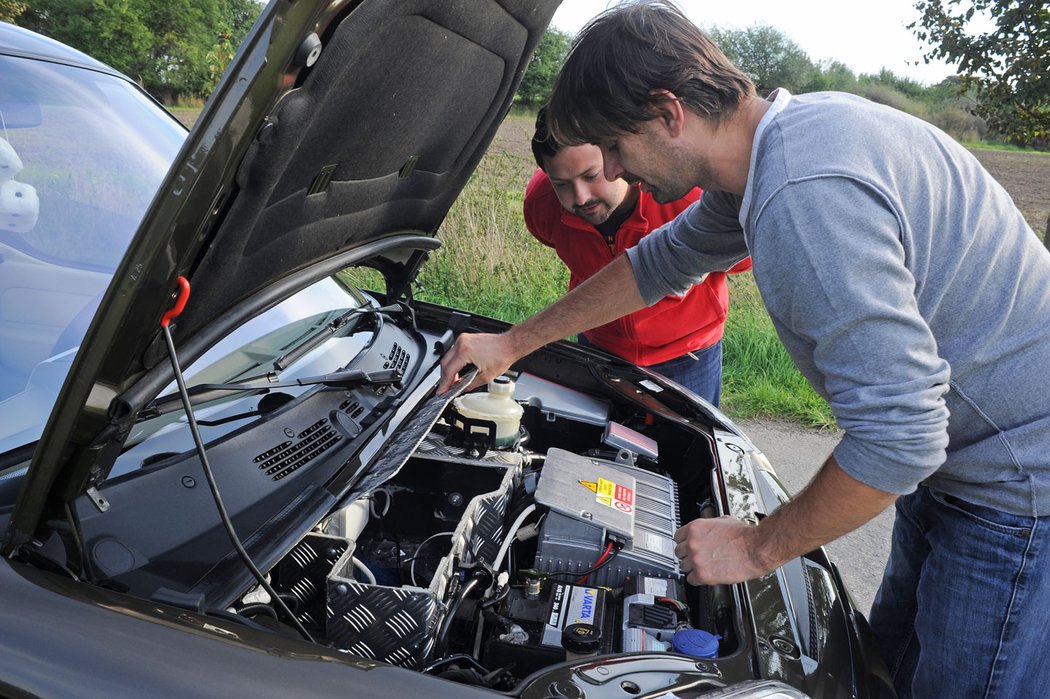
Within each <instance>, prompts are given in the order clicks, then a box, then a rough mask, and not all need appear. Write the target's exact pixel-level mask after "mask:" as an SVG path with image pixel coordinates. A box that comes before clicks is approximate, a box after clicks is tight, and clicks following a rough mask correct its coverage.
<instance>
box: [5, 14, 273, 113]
mask: <svg viewBox="0 0 1050 699" xmlns="http://www.w3.org/2000/svg"><path fill="white" fill-rule="evenodd" d="M3 1H5V0H0V2H3ZM25 2H26V4H27V5H28V9H27V10H26V11H25V12H24V13H23V14H22V16H21V17H19V19H18V23H19V24H20V25H22V26H24V27H27V28H29V29H32V30H34V31H37V32H40V33H41V34H46V35H47V36H50V37H52V38H54V39H58V40H59V41H62V42H63V43H66V44H69V45H70V46H73V47H75V48H78V49H80V50H81V51H83V52H84V53H87V54H89V55H91V56H93V57H95V58H97V59H98V60H100V61H103V62H104V63H108V64H109V65H111V66H113V67H114V68H116V69H117V70H120V71H121V72H123V73H126V74H127V75H129V76H131V77H132V78H134V79H135V80H137V81H138V82H139V83H140V84H141V85H142V86H143V87H145V88H146V89H147V90H148V91H149V92H151V93H152V94H153V95H155V96H156V97H158V98H159V99H162V100H165V101H173V100H175V99H176V98H178V97H179V96H180V95H185V96H194V97H206V96H207V95H208V94H210V93H211V91H212V89H214V87H215V84H216V82H218V79H219V76H220V75H221V74H222V71H223V70H224V69H225V67H226V63H228V62H229V59H230V58H231V57H232V55H233V51H234V49H235V47H236V46H237V45H239V44H240V42H241V41H242V40H243V39H244V37H245V35H246V34H247V32H248V30H249V29H250V28H251V25H252V23H253V22H254V21H255V18H256V17H257V16H258V15H259V12H260V11H261V9H262V7H261V5H259V4H257V3H256V2H254V1H253V0H25Z"/></svg>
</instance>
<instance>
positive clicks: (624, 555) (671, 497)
mask: <svg viewBox="0 0 1050 699" xmlns="http://www.w3.org/2000/svg"><path fill="white" fill-rule="evenodd" d="M536 502H537V503H538V504H540V505H543V506H545V507H547V508H548V509H549V511H548V512H547V514H546V516H545V517H544V520H543V523H542V524H541V526H540V532H539V538H538V541H537V549H536V563H535V567H536V568H537V569H538V570H540V571H543V572H546V573H550V572H554V571H562V572H567V573H574V574H576V575H581V574H583V573H585V572H586V571H588V570H590V569H591V568H592V567H594V564H595V563H596V562H597V560H598V559H599V557H600V556H601V554H602V552H603V551H604V550H605V548H606V545H607V542H608V541H609V540H613V541H616V542H618V543H619V544H620V545H621V548H620V550H619V551H618V552H617V554H616V555H615V556H614V557H612V558H611V559H610V560H609V561H608V563H606V564H605V565H603V566H602V567H601V568H599V569H598V570H596V571H594V572H593V573H592V574H590V575H589V576H588V578H587V581H586V582H587V583H588V584H591V585H597V586H601V587H612V588H615V587H620V586H621V585H623V581H624V580H625V579H626V578H627V576H629V575H634V576H639V575H641V576H650V577H658V578H675V579H677V578H679V577H680V574H681V573H680V570H679V567H678V566H679V564H678V559H677V558H676V557H675V555H674V546H675V543H674V532H675V530H676V529H677V528H678V525H679V514H678V512H679V510H678V489H677V487H676V485H675V483H674V481H672V480H671V479H670V478H667V477H666V476H662V475H660V474H657V473H653V472H651V471H646V470H644V469H640V468H637V467H633V466H628V465H625V464H619V463H615V462H612V461H606V460H603V459H597V458H589V457H586V456H580V455H577V454H574V453H572V452H569V451H565V450H562V449H550V450H549V451H548V452H547V458H546V459H545V460H544V463H543V470H542V471H541V472H540V478H539V482H538V483H537V486H536Z"/></svg>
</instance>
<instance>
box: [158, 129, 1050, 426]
mask: <svg viewBox="0 0 1050 699" xmlns="http://www.w3.org/2000/svg"><path fill="white" fill-rule="evenodd" d="M197 111H198V110H195V109H186V110H175V113H176V116H178V117H179V118H181V119H183V121H184V122H185V123H187V124H192V123H193V120H194V119H195V118H196V114H197ZM531 136H532V117H530V116H527V115H511V116H510V117H508V118H507V119H506V120H505V121H504V122H503V125H502V126H501V128H500V130H499V132H498V133H497V135H496V138H495V140H494V141H493V143H492V145H491V146H490V148H489V150H488V152H487V154H486V155H485V157H484V158H483V159H482V161H481V163H480V165H479V166H478V169H477V171H476V172H475V173H474V175H473V176H472V177H471V180H470V182H469V183H468V184H467V187H466V188H465V189H464V191H463V193H462V195H461V196H460V197H459V198H458V199H457V201H456V203H455V205H454V206H453V207H452V209H451V211H450V212H449V214H448V216H447V218H446V219H445V222H444V223H443V224H442V227H441V229H440V230H439V232H438V237H439V238H440V239H441V240H442V242H443V243H444V244H443V246H442V248H441V249H440V250H438V251H437V252H436V253H434V254H433V255H432V257H431V259H430V261H429V262H428V263H427V265H426V266H425V268H424V270H423V273H422V275H421V277H420V280H419V281H420V284H421V286H422V288H421V289H420V291H419V292H418V293H417V296H418V297H419V298H421V299H424V300H427V301H433V302H436V303H441V304H444V305H449V306H454V307H458V308H463V309H467V310H470V311H473V312H476V313H481V314H484V315H488V316H492V317H495V318H499V319H501V320H506V321H509V322H517V321H520V320H522V319H524V318H526V317H528V316H529V315H531V314H533V313H535V312H536V311H538V310H540V309H541V308H543V307H545V306H547V305H548V304H550V303H551V302H552V301H554V300H556V299H557V298H558V297H560V296H561V295H562V293H563V292H564V290H565V288H566V285H567V283H568V274H567V272H566V270H565V268H564V266H563V265H562V263H561V261H560V260H559V259H558V258H557V256H556V255H555V254H554V252H553V251H552V250H550V249H549V248H546V247H544V246H542V245H540V244H539V243H537V242H536V241H535V240H534V239H533V238H532V236H531V235H529V233H528V231H527V230H526V229H525V224H524V221H523V219H522V215H521V205H522V198H523V195H524V188H525V184H526V182H528V180H529V177H530V176H531V175H532V172H533V170H534V169H535V166H534V163H533V160H532V153H531V150H530V149H529V139H530V138H531ZM971 151H972V152H973V153H974V154H975V155H976V157H977V158H978V159H979V160H980V161H981V162H982V163H983V164H984V166H985V167H986V168H987V169H988V170H989V171H990V172H991V173H992V175H993V176H995V177H996V179H997V180H999V182H1000V183H1001V184H1002V185H1003V186H1004V187H1005V188H1006V190H1007V191H1008V192H1009V193H1010V195H1011V196H1012V197H1013V198H1014V200H1015V202H1016V203H1017V205H1018V207H1019V208H1020V209H1021V211H1022V213H1023V214H1024V215H1025V218H1026V220H1028V222H1029V223H1030V225H1031V226H1032V228H1033V229H1034V230H1035V231H1036V232H1037V233H1039V234H1040V235H1041V234H1042V233H1043V231H1044V230H1045V228H1046V220H1047V216H1048V214H1050V187H1048V186H1047V183H1048V182H1050V154H1043V153H1032V152H1017V151H1004V150H989V149H980V148H976V147H973V148H971ZM729 283H730V309H729V318H728V320H727V323H726V338H725V350H724V358H725V366H724V374H723V384H724V387H723V398H722V407H723V409H725V411H726V412H727V413H728V414H730V415H731V416H733V417H735V418H754V417H775V418H780V419H787V420H792V421H795V422H798V423H800V424H803V425H808V426H813V427H831V426H833V425H834V419H833V417H832V416H831V411H830V409H829V407H828V405H827V403H826V402H825V401H824V400H823V399H821V398H820V397H819V396H817V394H816V393H814V392H813V390H812V389H810V387H809V386H808V384H806V382H805V380H804V379H803V378H802V376H801V374H799V373H798V371H797V370H796V369H795V367H794V365H793V364H792V362H791V360H790V359H789V358H788V356H787V353H786V352H785V351H784V349H783V346H782V345H781V344H780V341H779V340H778V339H777V337H776V333H775V331H774V330H773V327H772V323H771V321H770V319H769V316H768V315H767V314H766V311H765V308H764V307H763V305H762V302H761V299H760V298H759V294H758V290H757V288H756V287H755V284H754V281H753V279H752V277H751V274H750V273H745V274H738V275H733V276H731V277H730V278H729Z"/></svg>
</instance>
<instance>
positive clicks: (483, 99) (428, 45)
mask: <svg viewBox="0 0 1050 699" xmlns="http://www.w3.org/2000/svg"><path fill="white" fill-rule="evenodd" d="M559 1H560V0H453V1H449V2H433V1H432V0H365V1H363V2H354V1H351V0H299V1H298V2H292V1H289V0H272V2H270V3H269V5H268V6H267V7H266V8H265V9H264V10H263V12H262V14H261V16H260V18H259V19H258V21H257V22H256V24H255V26H254V27H253V29H252V31H251V32H250V34H249V36H248V38H247V39H246V40H245V42H244V44H243V45H242V46H241V49H240V51H239V52H238V54H237V56H236V57H235V59H234V60H233V62H232V63H231V64H230V66H229V67H228V69H227V71H226V74H225V75H224V77H223V79H222V81H221V83H220V84H219V86H218V87H217V89H216V91H215V92H214V94H213V95H212V97H211V98H210V99H209V101H208V103H207V105H206V106H205V108H204V110H203V112H202V114H201V116H200V118H199V120H198V122H197V123H196V125H195V127H194V129H193V130H192V131H191V133H190V135H189V137H188V138H187V140H186V143H185V145H184V146H183V149H182V151H181V153H180V155H179V157H178V159H177V160H176V162H175V163H174V164H173V166H172V168H171V170H170V171H169V173H168V176H167V178H166V180H165V182H164V183H163V185H162V186H161V188H160V190H159V191H158V193H157V194H156V197H155V199H154V201H153V203H152V205H151V207H150V209H149V211H148V212H147V214H146V216H145V218H144V219H143V222H142V224H141V226H140V228H139V231H138V233H137V234H136V236H135V238H134V239H133V241H132V242H131V245H130V247H129V248H128V251H127V253H126V255H125V257H124V259H123V260H122V262H121V264H120V266H119V267H118V269H117V271H116V273H115V274H114V277H113V281H112V282H111V284H110V286H109V288H108V290H107V291H106V293H105V295H104V297H103V299H102V301H101V304H100V307H99V310H98V313H97V314H96V316H95V319H94V321H93V322H92V324H91V326H90V328H89V330H88V332H87V334H86V336H85V338H84V341H83V343H82V345H81V349H80V351H79V352H78V354H77V357H76V359H75V360H74V363H73V366H72V368H71V371H70V373H69V376H68V378H67V380H66V383H65V385H64V387H63V389H62V393H61V394H60V395H59V398H58V401H57V403H56V408H55V410H54V412H53V413H52V415H51V418H50V420H49V422H48V426H47V427H46V428H45V432H44V434H43V436H42V438H41V440H40V442H39V446H38V447H37V450H36V452H35V454H34V457H33V463H32V466H31V468H30V472H29V474H28V477H27V482H26V484H25V487H24V488H23V490H22V492H21V495H20V498H19V503H18V507H17V510H16V512H15V514H14V516H13V518H12V526H11V528H10V530H9V537H8V541H7V548H8V549H10V547H12V546H15V545H18V543H19V542H20V541H25V540H28V539H29V538H31V537H32V536H33V535H34V533H35V529H36V527H37V526H38V523H39V521H40V518H41V515H42V513H44V512H45V511H46V510H48V509H49V508H54V507H58V506H61V503H62V502H64V501H66V500H68V499H69V498H71V497H73V496H75V495H76V494H79V493H81V492H84V491H85V490H88V489H90V488H91V487H92V486H93V485H96V484H97V483H99V482H100V481H101V480H102V479H103V478H104V476H105V464H106V462H107V460H111V459H112V457H113V456H114V455H115V452H116V451H117V450H119V447H120V444H121V442H122V439H123V437H124V433H125V430H126V429H127V423H128V415H127V414H125V413H127V412H128V410H129V409H130V410H134V408H135V406H134V404H133V402H132V404H130V405H129V403H128V401H126V400H122V399H121V397H122V396H124V395H125V394H127V393H128V391H129V390H131V389H132V388H133V387H134V386H135V384H136V382H138V381H139V380H140V379H141V378H142V377H143V376H144V375H146V374H147V372H149V370H150V369H151V368H153V367H156V366H157V365H159V364H161V363H162V362H166V361H167V359H166V354H165V351H164V342H163V339H162V336H161V334H160V326H159V321H160V319H161V317H162V316H163V314H164V313H165V312H166V311H167V310H168V309H169V308H170V307H171V306H172V305H173V303H174V295H173V294H174V292H175V290H176V288H177V285H178V278H179V277H180V276H182V277H185V278H187V279H188V280H189V282H190V287H191V290H192V291H191V294H190V298H189V303H188V304H187V306H186V308H185V311H184V312H183V313H182V315H181V316H180V317H179V318H178V319H177V321H176V322H175V323H174V324H173V325H172V333H173V336H174V338H175V342H176V344H177V345H179V346H180V347H191V346H204V345H206V344H207V343H206V342H204V341H203V340H202V339H201V338H203V337H205V336H206V335H207V334H208V328H209V327H212V326H214V325H215V324H216V321H217V319H220V318H221V317H223V315H224V314H225V313H227V312H228V311H229V309H231V308H232V307H234V306H235V305H236V304H238V303H239V302H242V301H243V300H245V299H247V298H249V297H252V296H253V294H256V293H257V292H259V291H260V290H262V289H265V288H272V286H273V285H274V284H275V283H276V282H278V281H280V280H284V279H288V278H290V277H292V276H293V275H295V274H297V273H300V272H302V271H303V270H306V269H309V268H311V266H316V265H317V264H318V263H319V262H322V261H324V260H329V259H334V258H340V257H346V254H347V253H350V252H353V251H355V250H362V249H373V248H377V247H378V246H377V245H376V243H377V241H383V240H386V239H395V238H397V237H399V236H403V235H405V234H410V235H413V236H417V237H418V236H420V235H424V236H433V235H434V234H435V233H436V231H437V229H438V226H439V225H440V223H441V221H442V220H443V218H444V216H445V215H446V213H447V211H448V209H449V207H450V206H451V205H452V203H453V201H454V200H455V198H456V196H457V195H458V194H459V192H460V191H461V189H462V188H463V186H464V185H465V183H466V182H467V180H468V178H469V177H470V175H471V173H472V172H473V170H474V168H475V166H476V165H477V163H478V161H479V160H480V159H481V156H482V155H483V153H484V151H485V149H486V148H487V146H488V144H489V142H490V141H491V140H492V138H493V137H494V135H495V133H496V131H497V129H498V128H499V125H500V123H501V121H502V119H503V117H504V116H505V115H506V113H507V111H508V109H509V108H510V105H511V103H512V101H513V97H514V93H515V90H516V88H517V85H518V82H519V81H520V78H521V76H522V74H523V72H524V70H525V67H526V66H527V63H528V60H529V58H530V56H531V53H532V50H533V48H534V47H535V45H536V43H537V42H538V41H539V38H540V36H541V35H542V34H543V31H544V30H545V28H546V26H547V24H548V22H549V20H550V17H551V15H553V13H554V10H555V9H556V7H557V5H558V3H559ZM369 246H371V247H369ZM422 257H423V256H422V255H414V256H408V257H402V258H400V259H397V260H387V261H385V262H384V263H383V264H382V265H381V266H382V267H383V269H384V272H385V273H386V274H387V278H388V280H390V281H392V282H393V288H395V289H396V288H398V287H399V286H400V287H401V288H402V289H403V288H404V285H407V284H408V283H409V282H410V281H411V279H412V278H413V277H414V275H415V273H416V271H417V269H418V266H419V263H420V262H421V260H422ZM381 262H383V261H381ZM180 358H181V353H180ZM192 358H193V357H192V356H190V357H187V359H192Z"/></svg>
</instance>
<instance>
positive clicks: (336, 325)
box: [273, 305, 403, 371]
mask: <svg viewBox="0 0 1050 699" xmlns="http://www.w3.org/2000/svg"><path fill="white" fill-rule="evenodd" d="M401 310H403V309H402V308H401V306H398V305H393V306H369V307H365V306H359V307H357V308H351V309H350V310H349V311H347V312H346V313H344V314H342V315H341V316H339V317H338V318H336V319H335V320H333V321H332V322H330V323H328V324H327V325H325V326H324V327H323V328H320V329H319V330H317V331H316V332H314V333H313V334H311V335H307V336H306V338H305V339H304V340H303V341H302V342H300V343H299V344H297V345H296V346H295V347H293V348H292V349H291V350H290V351H288V352H286V353H284V354H282V355H281V356H280V357H278V358H277V359H275V360H273V370H274V371H282V370H284V369H286V368H288V367H290V366H291V365H292V364H294V363H295V362H296V361H298V360H299V359H300V358H302V357H303V356H305V355H306V353H307V352H309V351H310V350H312V349H314V348H315V347H319V346H321V345H322V344H324V342H325V341H326V340H327V339H328V338H330V337H333V336H334V335H335V334H336V333H338V332H339V331H340V330H342V329H343V327H344V326H346V324H347V323H349V322H350V319H351V318H353V317H354V316H356V315H360V314H362V313H377V314H380V315H381V314H383V313H391V312H393V311H401Z"/></svg>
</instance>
